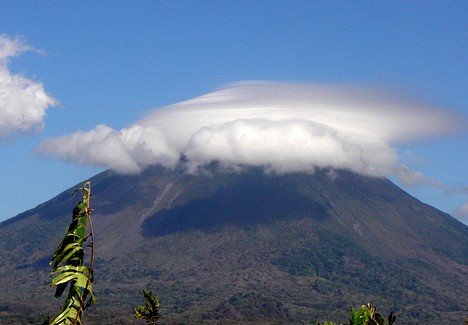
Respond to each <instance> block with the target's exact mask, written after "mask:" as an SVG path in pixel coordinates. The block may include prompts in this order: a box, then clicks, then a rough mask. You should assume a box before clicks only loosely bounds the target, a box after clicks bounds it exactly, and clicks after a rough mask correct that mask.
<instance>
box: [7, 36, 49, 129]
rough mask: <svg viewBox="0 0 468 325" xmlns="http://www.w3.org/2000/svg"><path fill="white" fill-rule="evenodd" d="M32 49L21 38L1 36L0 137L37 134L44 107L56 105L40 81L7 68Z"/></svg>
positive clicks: (44, 111)
mask: <svg viewBox="0 0 468 325" xmlns="http://www.w3.org/2000/svg"><path fill="white" fill-rule="evenodd" d="M31 50H34V49H33V48H32V47H30V46H29V45H27V44H26V43H25V41H24V40H23V39H22V38H19V37H16V38H11V37H9V36H7V35H5V34H1V35H0V138H5V137H9V136H11V135H13V134H15V133H30V132H37V131H40V130H41V129H42V128H43V119H44V117H45V113H46V110H47V108H48V107H49V106H53V105H56V104H57V101H56V100H55V99H54V98H52V97H51V96H49V95H48V94H47V93H46V92H45V90H44V87H43V85H42V84H41V83H40V82H37V81H34V80H30V79H27V78H25V77H23V76H21V75H17V74H16V75H15V74H12V73H11V72H10V71H9V69H8V63H9V62H10V59H11V58H14V57H15V56H17V55H19V54H21V53H23V52H25V51H31Z"/></svg>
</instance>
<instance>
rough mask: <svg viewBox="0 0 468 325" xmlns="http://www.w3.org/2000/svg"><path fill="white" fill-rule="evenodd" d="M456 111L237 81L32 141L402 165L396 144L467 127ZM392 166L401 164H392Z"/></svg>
mask: <svg viewBox="0 0 468 325" xmlns="http://www.w3.org/2000/svg"><path fill="white" fill-rule="evenodd" d="M467 124H468V123H467V120H466V119H465V118H464V117H462V116H460V115H458V114H457V113H455V112H453V111H450V110H447V109H441V108H437V107H434V106H430V105H424V104H421V103H419V102H417V101H414V100H410V99H408V98H406V97H404V96H400V95H399V94H394V93H391V92H385V91H381V90H376V89H370V88H364V87H351V86H331V85H316V84H294V83H273V82H241V83H236V84H232V85H230V86H228V87H226V88H223V89H221V90H218V91H215V92H212V93H209V94H206V95H203V96H200V97H197V98H194V99H191V100H188V101H184V102H181V103H177V104H174V105H170V106H167V107H164V108H160V109H156V110H154V111H152V112H151V113H150V114H149V115H148V116H146V117H145V118H143V119H142V120H140V121H138V122H136V123H135V124H133V125H131V126H129V127H128V128H124V129H122V130H119V131H117V130H114V129H112V128H110V127H108V126H105V125H98V126H97V127H95V128H94V129H93V130H91V131H87V132H83V131H79V132H76V133H73V134H70V135H65V136H61V137H57V138H51V139H47V140H45V141H44V142H42V143H41V144H40V145H39V146H38V147H37V150H38V152H40V153H43V154H50V155H53V156H56V157H59V158H61V159H64V160H66V161H74V162H76V163H79V164H90V165H97V166H103V167H106V168H110V169H113V170H115V171H117V172H121V173H136V172H139V171H141V170H142V169H144V168H145V167H146V166H149V165H155V164H160V165H163V166H166V167H169V168H171V167H174V166H176V165H177V164H178V163H179V162H180V159H181V157H183V158H184V161H185V162H186V163H187V165H188V166H189V167H191V168H196V167H198V166H203V165H205V164H208V163H210V162H213V161H216V162H219V163H220V164H221V165H224V166H226V167H234V168H235V167H237V166H244V165H250V166H264V167H266V168H267V169H272V170H275V171H277V172H294V171H304V172H313V170H314V168H317V167H331V168H337V169H338V168H345V169H349V170H351V171H354V172H357V173H360V174H364V175H372V176H388V175H389V174H392V173H398V171H397V170H398V169H400V170H401V166H398V156H397V153H396V149H395V147H394V146H395V145H396V144H397V143H402V142H408V141H414V140H424V139H429V138H433V137H438V136H444V135H449V134H454V133H457V132H465V131H466V130H467ZM397 167H398V168H397Z"/></svg>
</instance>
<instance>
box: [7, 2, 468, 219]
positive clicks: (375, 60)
mask: <svg viewBox="0 0 468 325" xmlns="http://www.w3.org/2000/svg"><path fill="white" fill-rule="evenodd" d="M0 12H1V13H2V14H1V16H2V17H1V19H0V34H2V37H3V40H10V41H12V40H13V43H15V44H16V46H18V44H21V46H20V47H22V48H21V49H17V51H16V52H15V55H14V56H13V55H12V56H7V55H6V54H5V52H4V53H3V54H2V53H1V52H0V56H2V55H3V58H4V61H3V62H2V61H0V64H2V66H1V68H2V69H3V75H0V77H3V78H6V77H8V78H10V77H12V76H13V77H16V79H18V78H20V77H21V78H22V79H21V78H20V79H21V80H23V81H24V82H27V81H29V82H30V83H32V84H34V85H40V86H41V87H42V90H43V91H44V92H45V93H46V94H48V96H49V98H50V99H54V100H56V102H57V103H58V104H57V105H49V104H47V103H43V104H42V106H40V103H37V101H36V102H35V103H33V102H34V100H35V99H34V98H32V99H31V105H34V104H37V105H39V106H38V107H42V108H43V110H45V116H44V117H39V120H37V121H36V122H37V123H36V124H35V125H32V126H31V127H30V128H29V129H20V128H21V127H24V126H25V124H24V123H23V124H18V126H17V128H18V129H17V130H13V131H12V132H8V134H6V135H3V137H1V138H0V164H1V166H2V168H1V169H0V182H1V184H2V186H1V188H0V203H1V204H2V207H3V209H2V212H0V220H4V219H7V218H9V217H13V216H14V215H16V214H18V213H20V212H22V211H24V210H27V209H30V208H33V207H35V206H36V205H37V204H39V203H42V202H44V201H46V200H48V199H50V198H52V197H53V196H55V195H56V194H58V193H60V192H61V191H63V190H64V189H66V188H68V187H71V186H73V185H75V184H77V183H79V182H81V181H83V180H85V179H86V178H88V177H91V176H92V175H94V174H96V173H97V172H99V171H101V170H104V168H105V167H106V166H108V165H106V164H105V163H103V164H101V165H99V164H98V163H97V162H95V163H94V164H93V165H92V166H83V165H80V164H77V163H76V160H77V158H76V152H75V156H73V155H71V156H66V155H65V156H64V155H60V154H59V153H57V149H56V150H55V151H54V150H49V151H48V153H50V154H49V155H44V154H38V153H37V152H38V150H37V148H38V146H40V145H41V144H43V143H44V141H46V140H47V139H57V137H64V136H67V135H70V134H75V133H76V132H78V131H83V132H89V131H90V130H94V129H95V127H96V126H97V125H99V124H105V125H106V126H107V127H109V128H111V129H112V130H117V131H116V132H119V130H122V129H124V128H128V127H129V126H131V125H135V123H137V121H145V119H146V116H147V115H148V114H150V112H151V111H152V110H153V109H155V108H161V107H166V106H167V105H172V104H175V103H179V102H182V101H185V100H189V99H192V98H197V97H199V96H202V95H205V94H210V93H213V92H215V91H217V90H219V89H222V88H223V87H225V86H226V85H227V84H231V83H233V82H239V81H251V80H256V81H266V82H271V83H274V86H273V87H276V86H277V85H278V84H279V85H284V84H288V83H294V84H295V85H309V84H314V85H326V87H327V89H329V90H330V89H331V93H332V94H336V93H335V92H334V91H335V90H336V89H337V88H336V87H338V86H341V85H346V86H350V87H357V88H359V89H369V88H375V87H377V88H384V89H386V90H390V92H391V93H400V92H404V93H405V94H406V95H407V96H409V97H411V98H412V102H413V103H420V104H421V105H422V106H423V107H429V108H432V107H436V108H437V109H438V110H439V111H440V110H446V111H447V114H448V115H451V114H452V111H457V112H459V113H460V115H458V116H459V119H458V120H459V121H460V124H461V125H465V126H466V119H465V118H466V116H468V104H467V103H468V92H467V91H466V90H467V89H468V3H467V2H466V1H449V2H444V3H443V4H442V3H441V2H440V1H392V2H389V1H388V2H384V1H100V2H94V1H81V2H58V1H43V2H37V1H2V2H0ZM0 51H1V50H0ZM3 51H5V49H3ZM0 60H1V57H0ZM5 69H6V70H5ZM5 71H6V72H5ZM0 72H1V71H0ZM5 76H6V77H5ZM1 82H3V83H4V84H5V83H6V81H5V80H3V81H2V80H0V83H1ZM24 82H23V83H24ZM4 87H6V86H4ZM38 87H39V86H38ZM41 87H39V88H41ZM281 87H282V86H281ZM272 89H276V88H272ZM39 90H41V89H39ZM45 93H44V94H45ZM241 93H242V92H241ZM15 94H16V95H15ZM7 96H13V97H14V96H22V95H21V93H20V94H19V95H18V94H17V93H14V92H13V93H12V94H10V93H9V92H7ZM22 98H23V100H26V99H24V98H26V97H24V96H23V97H22ZM5 102H6V101H3V102H2V101H1V96H0V105H6V104H5ZM23 106H24V105H23ZM176 106H177V105H176ZM410 107H414V105H412V106H411V105H410ZM2 109H4V107H2V106H0V119H1V118H2V115H4V111H2ZM408 109H409V110H411V109H412V108H408ZM431 112H432V111H431V110H428V111H427V114H423V115H422V116H421V120H418V121H416V120H414V121H415V125H417V123H420V124H421V123H422V124H424V123H426V122H425V120H424V118H427V116H429V115H430V114H431ZM24 114H27V113H24ZM24 114H23V115H24ZM400 114H401V119H402V121H405V120H406V116H405V112H404V111H401V112H400ZM35 117H36V118H37V114H36V115H35ZM157 117H158V116H156V118H157ZM413 119H414V117H413ZM412 121H413V120H412ZM376 123H378V122H376ZM137 124H138V123H137ZM0 125H2V124H1V121H0ZM5 125H9V126H10V127H15V124H11V123H10V124H4V130H5V128H6V127H5ZM41 125H42V128H41ZM458 126H460V125H458ZM461 129H463V127H462V128H461ZM4 133H6V131H4ZM0 135H1V130H0ZM416 138H417V139H414V138H411V139H406V141H399V142H398V143H395V144H393V143H392V144H391V147H390V148H389V149H390V151H391V150H395V152H396V155H397V157H398V161H399V162H398V164H399V165H404V166H407V167H408V168H409V169H410V170H411V172H412V173H413V174H417V173H419V174H418V175H422V176H421V181H420V182H416V184H413V185H414V186H410V184H408V183H404V182H401V179H399V178H398V177H397V175H395V174H392V173H390V174H389V177H390V178H391V179H392V180H394V181H395V182H396V183H397V184H398V185H399V186H401V187H402V188H403V189H405V190H406V191H408V192H409V193H410V194H412V195H414V196H416V197H417V198H419V199H420V200H422V201H423V202H426V203H428V204H431V205H433V206H435V207H437V208H439V209H441V210H442V211H445V212H448V213H453V214H457V215H458V216H459V217H460V218H465V219H464V221H465V222H468V211H467V210H468V187H467V185H468V168H467V165H466V161H468V133H467V132H466V128H465V130H464V131H463V130H462V131H459V132H456V133H454V134H452V133H450V132H442V133H437V132H436V133H434V134H433V135H432V136H423V137H419V138H418V137H416ZM46 142H47V141H46ZM385 144H386V143H385ZM83 154H89V153H88V152H84V153H83ZM96 161H99V160H96ZM464 205H465V210H464V211H465V212H463V209H462V207H463V206H464ZM455 211H458V212H457V213H455Z"/></svg>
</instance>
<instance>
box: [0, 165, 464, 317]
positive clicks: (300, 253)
mask: <svg viewBox="0 0 468 325" xmlns="http://www.w3.org/2000/svg"><path fill="white" fill-rule="evenodd" d="M91 184H92V193H93V197H92V200H91V204H92V206H93V207H94V209H95V213H94V214H93V222H94V231H95V235H96V243H95V244H96V255H97V259H96V263H95V285H94V287H95V293H96V295H97V299H98V300H97V303H96V305H93V306H92V307H91V309H90V310H89V311H88V312H87V313H86V314H85V316H84V321H85V323H86V324H141V321H138V320H134V319H132V313H133V308H134V307H136V306H138V305H141V304H143V302H144V301H142V300H143V298H142V296H141V294H140V289H142V288H147V289H151V290H153V291H154V292H155V293H156V294H157V295H158V296H159V298H160V303H161V323H162V324H174V323H176V324H181V323H185V324H190V323H194V324H231V323H232V324H266V323H268V324H301V323H302V324H303V323H315V321H320V322H323V321H324V320H332V321H335V322H340V321H345V320H346V319H347V315H348V310H349V308H350V307H351V306H358V305H360V304H366V303H367V302H372V303H373V304H374V305H377V306H378V307H379V309H380V310H381V311H382V313H384V314H387V313H388V312H390V311H391V310H393V311H395V312H396V314H397V316H398V319H397V324H405V325H407V324H462V323H463V320H464V318H465V317H466V315H467V314H468V310H467V306H468V227H467V226H465V225H463V224H462V223H460V222H458V221H457V220H455V219H454V218H452V217H451V216H449V215H447V214H444V213H442V212H440V211H438V210H436V209H434V208H433V207H430V206H428V205H426V204H424V203H421V202H420V201H418V200H416V199H415V198H413V197H411V196H410V195H408V194H407V193H405V192H404V191H403V190H401V189H400V188H398V187H397V186H395V185H394V184H393V183H391V182H390V181H389V180H387V179H381V178H371V177H364V176H360V175H357V174H353V173H351V172H349V171H344V170H339V171H334V170H317V171H316V172H315V173H314V174H299V173H297V174H286V175H272V174H268V173H265V172H264V171H263V170H261V169H255V168H252V169H246V170H243V171H241V172H222V171H219V170H216V168H212V169H210V170H205V171H201V172H199V173H197V174H187V173H184V172H182V171H180V170H167V169H163V168H159V167H155V168H152V169H148V170H146V171H144V172H143V173H141V174H139V175H134V176H122V175H117V174H115V173H113V172H111V171H106V172H103V173H101V174H98V175H96V176H95V177H93V178H92V179H91ZM78 186H80V184H78V185H77V186H76V187H78ZM74 188H75V187H73V188H71V189H70V190H67V191H65V192H63V193H61V194H59V195H58V196H57V197H55V198H53V199H51V200H50V201H47V202H45V203H43V204H41V205H39V206H37V207H36V208H34V209H32V210H29V211H26V212H24V213H22V214H20V215H18V216H16V217H14V218H12V219H9V220H7V221H5V222H3V223H1V224H0V263H1V268H0V285H1V289H2V290H1V291H0V320H1V323H2V324H36V323H40V322H41V320H42V316H44V315H45V314H46V313H47V312H49V313H51V314H53V313H55V312H56V311H57V310H58V308H59V306H60V304H61V301H57V300H55V299H54V298H53V289H51V288H46V287H45V285H46V284H47V283H48V282H49V281H50V278H49V272H50V268H49V266H48V261H49V260H50V258H51V255H52V253H53V251H54V249H55V247H56V245H57V244H58V243H59V242H60V240H61V239H62V236H63V235H64V233H65V231H66V228H67V226H68V223H69V222H70V221H71V210H72V209H73V207H74V204H75V203H76V200H77V199H76V198H75V197H72V196H71V193H72V192H73V189H74Z"/></svg>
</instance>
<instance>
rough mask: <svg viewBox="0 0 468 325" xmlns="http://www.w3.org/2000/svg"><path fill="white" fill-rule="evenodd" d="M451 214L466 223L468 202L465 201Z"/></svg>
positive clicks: (467, 222)
mask: <svg viewBox="0 0 468 325" xmlns="http://www.w3.org/2000/svg"><path fill="white" fill-rule="evenodd" d="M452 215H453V216H454V217H455V218H457V219H458V220H460V221H461V222H463V223H464V224H466V225H468V202H465V203H464V204H463V205H462V206H461V207H459V208H458V209H456V210H455V211H454V212H453V213H452Z"/></svg>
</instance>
